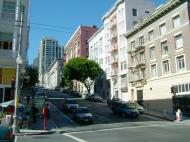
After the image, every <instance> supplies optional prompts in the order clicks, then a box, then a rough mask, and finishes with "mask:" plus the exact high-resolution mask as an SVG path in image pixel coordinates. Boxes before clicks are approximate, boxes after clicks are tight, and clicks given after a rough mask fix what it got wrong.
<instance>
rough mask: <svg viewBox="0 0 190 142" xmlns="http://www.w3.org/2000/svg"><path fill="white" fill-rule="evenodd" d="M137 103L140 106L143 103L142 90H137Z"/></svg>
mask: <svg viewBox="0 0 190 142" xmlns="http://www.w3.org/2000/svg"><path fill="white" fill-rule="evenodd" d="M137 102H138V104H140V105H142V103H143V90H137Z"/></svg>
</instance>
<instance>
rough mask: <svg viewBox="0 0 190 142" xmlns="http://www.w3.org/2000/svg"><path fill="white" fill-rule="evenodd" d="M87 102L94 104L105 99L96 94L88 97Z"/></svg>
mask: <svg viewBox="0 0 190 142" xmlns="http://www.w3.org/2000/svg"><path fill="white" fill-rule="evenodd" d="M85 100H87V101H92V102H102V100H103V99H102V98H101V97H100V96H98V95H96V94H92V95H87V96H86V97H85Z"/></svg>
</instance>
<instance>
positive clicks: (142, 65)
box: [136, 60, 146, 68]
mask: <svg viewBox="0 0 190 142" xmlns="http://www.w3.org/2000/svg"><path fill="white" fill-rule="evenodd" d="M144 67H146V62H145V60H141V61H139V62H137V63H136V68H144Z"/></svg>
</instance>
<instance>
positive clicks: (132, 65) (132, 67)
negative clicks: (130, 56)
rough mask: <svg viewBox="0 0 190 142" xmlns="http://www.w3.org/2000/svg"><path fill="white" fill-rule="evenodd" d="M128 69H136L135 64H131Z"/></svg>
mask: <svg viewBox="0 0 190 142" xmlns="http://www.w3.org/2000/svg"><path fill="white" fill-rule="evenodd" d="M128 69H130V70H135V69H136V65H135V64H131V65H130V66H129V68H128Z"/></svg>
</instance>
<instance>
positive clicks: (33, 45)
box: [28, 0, 166, 64]
mask: <svg viewBox="0 0 190 142" xmlns="http://www.w3.org/2000/svg"><path fill="white" fill-rule="evenodd" d="M154 1H155V4H156V5H157V6H158V5H160V4H162V3H164V2H165V1H166V0H154ZM114 2H115V0H31V5H30V7H31V8H30V18H29V19H30V22H31V24H30V26H31V28H30V37H29V50H28V60H29V64H32V62H33V59H34V58H35V57H37V54H38V48H39V46H40V40H41V39H42V37H44V36H50V37H53V38H55V39H57V40H58V41H59V43H60V44H61V45H65V44H66V42H67V41H68V40H69V38H70V37H71V35H72V34H73V32H74V31H75V30H76V28H77V27H78V26H79V25H81V24H82V25H96V26H98V27H101V26H102V24H103V23H102V21H101V17H102V16H103V15H104V14H105V13H106V12H107V11H108V10H109V9H110V8H111V7H112V6H113V4H114ZM51 25H52V26H51Z"/></svg>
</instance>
